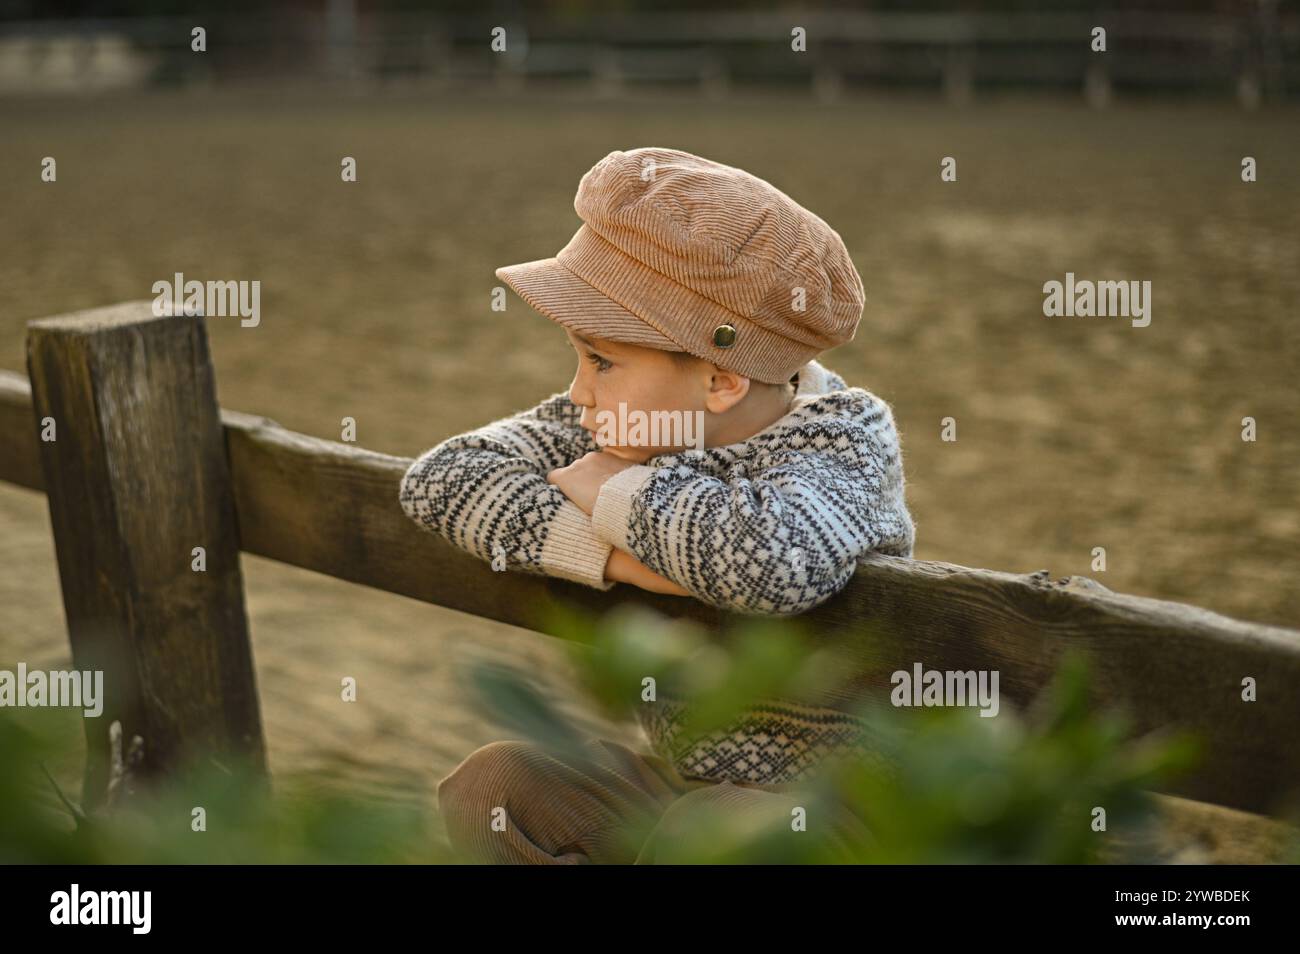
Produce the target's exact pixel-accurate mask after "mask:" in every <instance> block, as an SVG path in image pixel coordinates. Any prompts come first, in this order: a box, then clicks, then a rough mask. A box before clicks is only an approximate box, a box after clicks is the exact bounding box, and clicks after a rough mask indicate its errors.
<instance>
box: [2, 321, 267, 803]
mask: <svg viewBox="0 0 1300 954" xmlns="http://www.w3.org/2000/svg"><path fill="white" fill-rule="evenodd" d="M27 345H28V350H27V360H28V369H29V372H30V374H31V382H32V410H33V413H34V415H35V418H34V419H35V420H39V419H41V418H44V417H46V416H49V417H52V418H53V419H54V421H55V422H56V426H57V439H56V440H52V441H44V440H42V441H38V442H37V444H38V450H39V454H40V458H41V464H42V474H43V477H44V485H45V491H46V495H47V497H48V500H49V507H50V519H51V523H52V525H53V530H54V540H55V549H56V552H57V555H58V564H59V578H60V582H61V583H62V587H63V603H64V608H65V610H66V612H67V618H68V632H69V636H70V638H71V642H72V654H73V662H74V665H75V667H76V668H77V669H81V670H102V671H103V672H104V695H105V705H104V711H103V713H102V715H100V716H99V717H98V718H87V719H86V720H85V728H86V743H87V751H88V753H89V757H88V759H87V767H86V776H85V782H84V793H83V800H84V803H85V804H86V805H88V806H91V807H94V806H97V805H99V804H101V803H102V800H103V798H104V796H105V786H106V781H107V774H108V757H109V752H108V727H109V725H110V723H111V722H113V721H114V720H120V721H121V722H122V729H123V738H124V740H125V741H126V742H127V743H129V742H130V740H131V739H132V738H133V737H134V736H136V735H139V736H140V737H142V739H143V742H144V757H145V761H144V764H143V766H142V769H141V771H142V774H151V773H157V772H162V771H165V770H168V769H173V768H175V767H177V766H178V765H180V764H181V763H183V762H185V761H187V760H189V759H190V758H215V759H216V760H217V761H218V762H220V763H221V764H227V762H228V761H229V760H231V759H233V758H241V759H245V760H251V762H252V764H253V765H254V767H256V768H260V769H261V770H262V771H263V772H264V771H265V745H264V742H263V738H262V727H261V719H260V716H259V708H258V698H257V690H256V683H255V678H254V672H253V660H252V650H251V645H250V643H249V636H248V621H247V615H246V613H245V609H244V588H243V577H242V576H241V574H240V567H239V536H238V529H237V524H236V520H235V507H234V494H233V492H232V488H231V480H230V470H229V464H228V461H227V458H226V454H225V444H224V441H223V436H222V427H221V419H220V410H219V408H218V405H217V398H216V387H215V381H214V378H213V373H212V362H211V358H210V356H209V353H208V342H207V331H206V328H205V326H204V324H203V322H202V321H195V320H192V319H186V318H170V317H166V318H156V317H154V316H153V315H152V314H151V312H150V311H149V309H148V305H147V303H144V307H143V308H142V307H141V306H140V305H139V304H130V305H124V306H117V307H114V308H105V309H97V310H94V311H89V312H81V313H78V314H73V315H66V316H60V317H57V318H49V319H43V320H40V321H35V322H31V323H29V325H28V339H27ZM31 426H32V425H31V424H30V423H29V428H30V427H31ZM195 547H202V548H204V550H205V552H206V570H205V571H204V572H197V571H195V570H194V569H193V568H192V560H193V556H192V550H193V548H195Z"/></svg>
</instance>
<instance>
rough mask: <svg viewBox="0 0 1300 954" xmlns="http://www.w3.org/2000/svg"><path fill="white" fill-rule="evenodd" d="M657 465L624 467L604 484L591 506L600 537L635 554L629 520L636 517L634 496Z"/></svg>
mask: <svg viewBox="0 0 1300 954" xmlns="http://www.w3.org/2000/svg"><path fill="white" fill-rule="evenodd" d="M654 472H655V468H653V467H647V466H646V465H645V464H633V465H632V466H631V467H627V468H624V469H623V470H621V471H619V472H618V473H617V474H615V475H614V476H613V477H610V478H609V479H608V480H606V481H605V482H604V483H603V484H601V485H600V493H599V494H597V495H596V504H595V506H594V507H592V508H591V526H592V529H593V530H594V531H595V533H596V536H598V537H599V538H600V539H602V540H604V541H605V542H606V543H608V544H610V545H611V546H616V547H618V548H619V549H620V550H624V551H626V552H628V553H631V552H632V550H631V548H630V547H629V546H628V536H629V531H628V523H629V522H630V520H631V516H632V498H633V497H635V496H636V494H637V491H639V490H640V489H641V488H642V487H643V486H644V485H645V482H646V481H647V480H649V479H650V478H651V477H652V476H654Z"/></svg>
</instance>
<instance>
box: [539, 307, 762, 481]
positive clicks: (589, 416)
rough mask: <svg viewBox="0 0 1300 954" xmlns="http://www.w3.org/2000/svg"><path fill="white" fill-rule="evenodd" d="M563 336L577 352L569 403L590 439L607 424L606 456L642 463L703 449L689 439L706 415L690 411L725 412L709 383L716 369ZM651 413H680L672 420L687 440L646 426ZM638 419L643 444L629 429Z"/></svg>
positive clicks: (602, 341) (601, 340)
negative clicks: (578, 410) (576, 409)
mask: <svg viewBox="0 0 1300 954" xmlns="http://www.w3.org/2000/svg"><path fill="white" fill-rule="evenodd" d="M564 332H565V334H566V335H567V336H568V338H569V344H570V345H572V346H573V348H574V350H575V351H577V353H578V372H577V374H575V375H574V378H573V383H572V384H570V385H569V399H570V400H572V401H573V403H574V404H576V405H578V406H579V407H581V408H582V418H581V424H582V426H583V427H585V428H586V429H587V430H589V431H591V432H592V437H593V438H595V437H596V432H597V431H599V430H600V429H601V427H602V425H606V433H607V434H608V435H609V437H610V439H611V442H610V443H605V444H603V445H602V449H603V450H604V451H605V452H606V453H610V454H614V455H615V456H617V457H622V458H624V459H626V460H631V461H633V462H635V463H641V462H643V461H646V460H649V459H650V458H651V457H654V456H655V455H657V454H664V453H670V452H673V451H678V450H682V449H684V448H686V447H687V446H703V444H702V443H701V444H694V443H691V440H692V436H698V432H697V424H698V423H699V422H701V421H702V419H703V418H705V417H707V416H708V415H707V414H701V415H696V414H695V412H696V411H700V412H705V411H710V410H712V411H715V412H716V411H717V410H719V409H725V404H726V403H727V396H726V395H725V394H724V395H723V397H722V398H721V400H722V402H723V405H722V406H719V398H718V396H717V390H718V388H717V385H716V384H715V383H714V380H713V379H714V376H715V375H716V374H717V369H716V368H715V367H714V366H713V365H712V364H710V363H708V362H706V361H703V360H702V359H699V358H696V357H694V356H693V355H692V356H690V357H689V358H688V359H687V360H684V361H680V362H679V361H678V359H676V358H674V357H673V356H672V355H670V354H669V353H668V352H666V351H660V350H659V349H657V348H646V347H643V346H641V345H634V344H625V343H623V342H615V341H608V340H606V339H604V338H597V337H593V336H590V335H580V334H578V333H577V332H574V331H571V330H569V329H568V328H565V329H564ZM727 377H732V376H731V375H727ZM742 380H744V379H742ZM742 396H743V393H742ZM620 402H622V403H623V404H625V405H626V407H625V409H624V411H623V419H624V420H626V421H627V424H626V431H627V434H626V440H625V441H624V442H623V443H620V439H621V438H622V435H620V434H619V420H620V417H619V415H620V412H619V404H620ZM652 411H679V412H682V413H681V414H680V415H673V417H676V418H679V419H680V420H681V422H682V424H681V426H682V428H684V429H683V430H682V431H680V432H679V433H680V434H681V435H684V436H685V437H686V438H687V440H685V441H679V442H673V441H672V440H671V437H672V436H673V435H672V433H671V432H670V431H668V430H667V429H666V428H659V427H658V425H655V426H650V424H649V422H650V420H652V419H651V418H650V412H652ZM602 412H608V413H606V414H602ZM634 412H640V414H636V413H634ZM638 416H640V417H642V418H643V419H644V420H646V421H647V425H646V434H647V435H648V436H647V440H645V441H644V442H642V441H639V440H638V439H637V435H636V434H635V433H634V432H633V430H632V429H633V421H634V420H635V419H636V418H637V417H638ZM685 428H689V430H686V429H685ZM666 438H667V440H665V439H666Z"/></svg>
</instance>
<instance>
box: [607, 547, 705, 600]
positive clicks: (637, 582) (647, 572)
mask: <svg viewBox="0 0 1300 954" xmlns="http://www.w3.org/2000/svg"><path fill="white" fill-rule="evenodd" d="M605 579H607V580H614V581H616V582H618V583H631V584H632V585H633V586H639V587H640V588H641V589H643V590H649V591H650V592H651V593H667V594H668V595H669V596H693V595H694V594H692V593H691V592H690V591H689V590H684V589H682V588H681V587H680V586H678V585H677V584H676V583H674V582H673V581H672V580H670V579H668V577H666V576H662V575H661V574H659V573H656V572H655V571H654V570H652V569H650V567H648V566H646V565H645V564H644V563H642V562H641V561H640V560H638V559H637V558H636V557H634V556H633V555H632V554H630V553H627V552H625V551H623V550H620V549H618V548H617V547H615V548H614V549H613V550H611V551H610V554H609V562H607V563H606V564H605Z"/></svg>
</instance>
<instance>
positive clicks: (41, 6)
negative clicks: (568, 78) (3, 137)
mask: <svg viewBox="0 0 1300 954" xmlns="http://www.w3.org/2000/svg"><path fill="white" fill-rule="evenodd" d="M330 5H331V0H286V2H281V3H272V4H268V3H265V2H260V0H224V2H221V3H213V2H211V0H0V20H3V19H11V20H42V19H57V18H85V17H127V16H173V15H180V14H220V15H226V14H231V13H238V12H241V11H242V12H248V13H261V14H265V13H267V12H270V11H271V10H273V9H279V10H293V11H300V12H310V11H320V12H324V11H325V10H326V8H328V7H329V6H330ZM349 5H350V6H354V7H355V9H356V10H357V11H358V12H382V11H403V12H425V13H439V12H443V13H451V14H464V15H470V14H473V15H476V16H484V15H489V14H499V15H503V16H505V15H511V16H516V17H520V16H528V15H530V14H536V15H540V16H547V17H575V18H579V17H585V16H592V15H597V14H602V15H608V14H611V13H620V12H622V13H653V12H656V11H673V12H692V11H693V12H705V11H710V10H716V11H733V12H743V11H762V12H768V13H775V12H789V13H790V15H791V16H796V15H797V14H799V13H800V12H805V13H813V12H819V11H829V10H854V11H862V10H882V11H886V10H887V11H907V12H913V13H921V12H954V13H967V12H969V13H979V12H1001V11H1005V12H1041V13H1070V12H1087V11H1097V12H1098V13H1105V12H1107V11H1112V10H1113V11H1119V10H1133V9H1140V10H1150V11H1155V12H1170V13H1246V12H1252V11H1257V10H1260V9H1261V8H1262V9H1267V10H1286V9H1290V8H1292V7H1294V4H1287V3H1282V2H1281V0H1140V2H1136V3H1124V2H1121V0H1110V2H1098V0H826V2H819V3H809V4H791V3H790V2H789V0H735V2H723V3H708V2H700V0H528V2H526V3H525V2H520V0H486V2H484V0H434V2H430V0H356V3H355V4H349Z"/></svg>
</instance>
